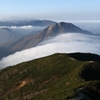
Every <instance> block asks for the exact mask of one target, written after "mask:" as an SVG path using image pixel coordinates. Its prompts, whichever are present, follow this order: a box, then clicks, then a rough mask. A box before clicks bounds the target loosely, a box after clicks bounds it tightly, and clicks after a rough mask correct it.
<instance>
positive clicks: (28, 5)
mask: <svg viewBox="0 0 100 100" xmlns="http://www.w3.org/2000/svg"><path fill="white" fill-rule="evenodd" d="M12 16H14V17H19V18H20V17H21V18H37V19H50V20H55V21H64V20H100V0H0V19H3V18H12Z"/></svg>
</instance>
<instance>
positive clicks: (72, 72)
mask: <svg viewBox="0 0 100 100" xmlns="http://www.w3.org/2000/svg"><path fill="white" fill-rule="evenodd" d="M78 54H79V55H80V57H81V58H82V57H83V56H81V55H84V54H85V55H87V56H88V58H90V60H88V61H87V59H86V60H84V61H81V60H77V59H75V57H77V53H72V54H71V53H70V54H65V53H64V54H61V53H56V54H53V55H50V56H47V57H43V58H39V59H36V60H32V61H28V62H24V63H21V64H18V65H16V66H10V67H7V68H5V69H2V70H0V91H1V92H0V100H5V99H8V100H19V99H20V100H23V99H25V100H39V99H40V100H52V99H53V100H70V99H74V98H80V100H81V99H83V100H89V99H88V98H91V99H92V100H98V99H100V92H99V91H100V88H99V84H100V77H98V78H99V80H98V79H96V78H95V77H94V79H92V80H91V79H89V80H88V81H87V80H85V79H86V78H88V74H87V73H86V75H85V76H84V72H87V71H89V69H90V68H91V69H92V71H93V72H94V74H92V73H91V72H90V74H89V75H91V74H92V75H95V73H97V72H98V73H99V75H100V70H97V69H100V63H99V62H100V56H98V55H95V54H89V53H78ZM70 55H71V56H70ZM91 55H95V56H96V57H97V60H98V57H99V62H95V61H93V62H90V61H91ZM72 56H74V58H73V57H72ZM87 68H88V69H87ZM94 68H95V69H94ZM80 93H81V94H82V95H83V96H82V98H81V97H80V96H79V95H78V94H80ZM84 95H85V96H84Z"/></svg>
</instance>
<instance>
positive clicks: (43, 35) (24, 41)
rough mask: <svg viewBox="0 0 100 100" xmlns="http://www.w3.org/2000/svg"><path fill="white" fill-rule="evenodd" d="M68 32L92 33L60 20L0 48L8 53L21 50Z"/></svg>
mask: <svg viewBox="0 0 100 100" xmlns="http://www.w3.org/2000/svg"><path fill="white" fill-rule="evenodd" d="M69 32H70V33H73V34H74V33H83V34H92V33H91V32H89V31H86V30H82V29H80V28H79V27H77V26H75V25H73V24H72V23H65V22H60V23H56V24H52V25H50V26H48V27H47V28H45V29H44V30H42V31H41V32H39V33H37V34H33V35H27V36H24V37H22V38H20V39H18V40H16V41H13V42H8V43H5V44H3V45H1V46H0V48H1V49H0V50H2V51H3V52H4V51H6V53H5V54H7V55H8V54H11V53H14V52H16V51H21V50H24V49H28V48H31V47H34V46H36V45H37V44H38V43H40V42H42V41H44V40H46V39H48V38H49V37H54V36H57V35H59V34H64V33H69ZM31 34H32V32H31ZM2 51H1V52H2ZM2 57H3V56H1V58H2Z"/></svg>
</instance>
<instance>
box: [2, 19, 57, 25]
mask: <svg viewBox="0 0 100 100" xmlns="http://www.w3.org/2000/svg"><path fill="white" fill-rule="evenodd" d="M55 23H56V22H54V21H50V20H27V21H23V20H22V21H0V26H27V25H32V26H48V25H51V24H55Z"/></svg>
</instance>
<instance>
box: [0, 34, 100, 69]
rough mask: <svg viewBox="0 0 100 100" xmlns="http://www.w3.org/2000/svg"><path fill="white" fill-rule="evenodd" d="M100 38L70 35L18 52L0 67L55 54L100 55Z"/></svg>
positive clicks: (1, 63)
mask: <svg viewBox="0 0 100 100" xmlns="http://www.w3.org/2000/svg"><path fill="white" fill-rule="evenodd" d="M99 43H100V37H98V36H93V35H83V34H79V33H68V34H62V35H59V36H56V37H54V38H53V39H50V40H47V41H44V42H42V43H41V44H40V46H37V47H33V48H31V49H27V50H23V51H21V52H16V53H15V54H13V55H10V56H8V57H5V58H3V59H2V60H1V61H0V67H1V68H5V67H7V66H11V65H16V64H18V63H21V62H25V61H29V60H32V59H36V58H40V57H44V56H48V55H51V54H53V53H58V52H59V53H72V52H90V53H96V54H99V55H100V44H99Z"/></svg>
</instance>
